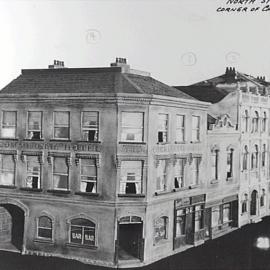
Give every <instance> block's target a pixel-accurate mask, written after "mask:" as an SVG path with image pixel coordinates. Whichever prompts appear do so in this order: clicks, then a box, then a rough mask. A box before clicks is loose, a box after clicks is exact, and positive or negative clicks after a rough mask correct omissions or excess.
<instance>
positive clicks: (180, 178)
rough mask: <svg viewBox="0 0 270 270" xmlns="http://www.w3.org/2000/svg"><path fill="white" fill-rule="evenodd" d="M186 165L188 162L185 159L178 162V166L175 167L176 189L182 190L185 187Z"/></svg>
mask: <svg viewBox="0 0 270 270" xmlns="http://www.w3.org/2000/svg"><path fill="white" fill-rule="evenodd" d="M185 163H186V160H185V159H184V158H179V159H177V160H176V164H175V166H174V188H182V187H184V185H185V182H184V174H185Z"/></svg>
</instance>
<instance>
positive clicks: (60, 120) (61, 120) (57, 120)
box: [54, 112, 69, 126]
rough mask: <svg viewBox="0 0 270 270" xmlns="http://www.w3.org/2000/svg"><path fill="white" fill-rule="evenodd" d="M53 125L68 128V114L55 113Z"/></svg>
mask: <svg viewBox="0 0 270 270" xmlns="http://www.w3.org/2000/svg"><path fill="white" fill-rule="evenodd" d="M54 124H55V125H60V126H68V125H69V112H55V113H54Z"/></svg>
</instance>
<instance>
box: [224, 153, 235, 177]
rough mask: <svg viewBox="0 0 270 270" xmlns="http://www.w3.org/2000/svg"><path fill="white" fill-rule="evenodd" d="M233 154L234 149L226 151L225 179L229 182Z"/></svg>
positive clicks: (231, 175) (231, 173)
mask: <svg viewBox="0 0 270 270" xmlns="http://www.w3.org/2000/svg"><path fill="white" fill-rule="evenodd" d="M233 153H234V149H233V148H230V149H228V151H227V161H226V162H227V170H226V173H227V175H226V179H227V180H230V179H231V178H233V159H234V156H233ZM228 166H229V168H230V170H228Z"/></svg>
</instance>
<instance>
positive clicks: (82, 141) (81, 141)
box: [77, 140, 101, 143]
mask: <svg viewBox="0 0 270 270" xmlns="http://www.w3.org/2000/svg"><path fill="white" fill-rule="evenodd" d="M77 142H78V143H101V141H84V140H80V141H77Z"/></svg>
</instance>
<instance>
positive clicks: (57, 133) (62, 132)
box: [54, 127, 69, 139]
mask: <svg viewBox="0 0 270 270" xmlns="http://www.w3.org/2000/svg"><path fill="white" fill-rule="evenodd" d="M54 137H55V138H59V139H68V138H69V127H55V128H54Z"/></svg>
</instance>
